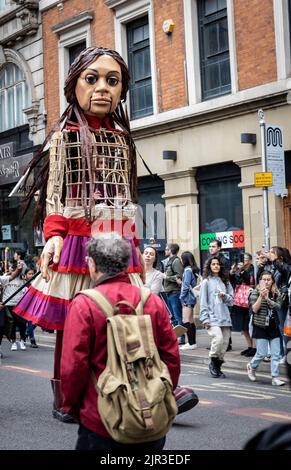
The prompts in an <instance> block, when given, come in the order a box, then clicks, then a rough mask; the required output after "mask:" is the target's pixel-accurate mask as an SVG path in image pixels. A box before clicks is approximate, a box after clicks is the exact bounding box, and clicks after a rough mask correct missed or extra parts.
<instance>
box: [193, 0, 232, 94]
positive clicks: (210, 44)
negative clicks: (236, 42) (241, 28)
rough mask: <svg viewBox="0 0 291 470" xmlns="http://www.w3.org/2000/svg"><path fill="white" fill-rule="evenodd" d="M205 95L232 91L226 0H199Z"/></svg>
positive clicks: (202, 73) (201, 59)
mask: <svg viewBox="0 0 291 470" xmlns="http://www.w3.org/2000/svg"><path fill="white" fill-rule="evenodd" d="M198 25H199V43H200V69H201V87H202V90H201V91H202V99H203V100H206V99H210V98H213V97H215V96H220V95H224V94H226V93H230V91H231V79H230V61H229V43H228V26H227V9H226V0H198Z"/></svg>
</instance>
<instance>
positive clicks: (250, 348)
mask: <svg viewBox="0 0 291 470" xmlns="http://www.w3.org/2000/svg"><path fill="white" fill-rule="evenodd" d="M229 274H230V281H231V283H232V285H233V288H234V298H233V307H232V314H231V319H232V330H233V331H238V332H241V333H242V334H243V335H244V337H245V340H246V343H247V349H244V350H243V351H242V352H241V355H242V356H245V357H253V356H254V355H255V354H256V348H255V341H254V340H253V339H252V338H251V336H250V333H249V322H250V315H249V303H248V297H249V293H250V291H251V289H252V288H253V287H254V266H253V264H252V255H251V254H250V253H245V254H244V257H243V262H241V263H237V264H234V265H233V266H232V267H231V270H230V273H229Z"/></svg>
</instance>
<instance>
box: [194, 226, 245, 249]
mask: <svg viewBox="0 0 291 470" xmlns="http://www.w3.org/2000/svg"><path fill="white" fill-rule="evenodd" d="M213 240H220V241H221V248H222V249H223V248H243V247H244V246H245V235H244V230H236V231H233V232H212V233H201V234H200V250H208V249H209V245H210V242H212V241H213Z"/></svg>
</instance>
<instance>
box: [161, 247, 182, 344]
mask: <svg viewBox="0 0 291 470" xmlns="http://www.w3.org/2000/svg"><path fill="white" fill-rule="evenodd" d="M167 246H168V249H169V259H168V262H167V265H166V267H165V273H166V277H165V280H164V288H165V292H166V294H167V299H168V304H169V308H170V311H171V313H172V317H173V320H174V322H175V325H174V326H176V325H182V304H181V301H180V293H181V284H180V283H179V281H180V280H181V279H182V277H183V271H184V268H183V265H182V262H181V260H180V258H179V256H178V252H179V249H180V247H179V245H177V243H168V245H167ZM177 281H178V282H177ZM184 343H185V337H184V336H182V337H180V340H179V344H184Z"/></svg>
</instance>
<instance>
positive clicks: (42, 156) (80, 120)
mask: <svg viewBox="0 0 291 470" xmlns="http://www.w3.org/2000/svg"><path fill="white" fill-rule="evenodd" d="M102 55H108V56H110V57H112V58H113V59H115V60H116V62H118V64H119V65H120V68H121V74H122V91H121V97H120V98H121V101H123V102H125V100H126V94H127V92H128V88H129V81H130V76H129V72H128V68H127V65H126V63H125V62H124V60H123V58H122V57H121V56H120V55H119V54H118V52H116V51H114V50H112V49H107V48H105V47H88V48H87V49H84V50H83V51H82V52H81V53H80V54H79V55H78V57H77V58H76V59H75V60H74V62H73V63H72V65H71V66H70V69H69V72H68V76H67V79H66V81H65V87H64V94H65V97H66V99H67V101H68V103H69V105H68V107H67V108H66V110H65V111H64V113H63V115H62V116H61V117H60V119H59V120H58V121H57V122H56V124H55V125H54V126H53V128H52V129H51V131H50V132H49V134H48V135H47V137H46V139H45V141H44V143H43V145H42V146H41V148H40V149H39V150H38V152H37V154H36V155H35V157H34V158H33V160H32V161H31V162H30V164H29V166H28V168H29V171H30V172H31V171H32V170H33V169H34V168H36V166H37V165H38V164H39V162H40V161H41V160H43V164H42V167H41V170H40V172H39V174H38V175H37V177H36V179H35V181H34V184H33V186H32V188H31V190H30V191H29V193H28V195H27V196H26V198H25V200H24V203H25V207H24V214H25V213H26V212H27V210H28V208H29V206H30V204H31V202H32V200H33V199H34V198H35V195H36V194H38V200H37V203H36V208H35V212H34V219H33V225H34V226H36V227H39V226H41V225H42V223H43V221H44V218H45V206H46V188H47V182H48V173H49V153H48V152H44V149H45V147H46V144H47V143H48V142H49V140H50V139H51V137H52V135H53V133H54V132H55V131H56V130H58V129H63V128H64V126H65V125H66V123H67V122H68V121H73V122H74V123H76V124H77V125H78V126H79V127H80V140H81V146H82V148H83V150H84V151H85V152H86V154H87V155H90V154H91V147H92V145H90V142H91V138H90V133H89V127H88V123H87V120H86V118H85V115H84V112H83V110H82V109H81V108H80V106H79V104H78V101H77V98H76V93H75V88H76V84H77V80H78V78H79V76H80V74H81V72H82V71H83V70H85V69H86V68H88V66H89V65H90V64H91V63H92V62H94V61H95V60H96V59H98V57H100V56H102ZM109 121H110V125H111V126H112V127H115V125H118V126H119V127H120V129H121V130H122V131H123V132H124V133H125V134H126V136H127V138H128V145H129V167H130V173H129V183H130V191H131V197H132V200H133V202H136V200H137V169H136V149H135V144H134V142H133V139H132V137H131V132H130V125H129V119H128V116H127V113H126V112H125V110H124V108H123V105H122V103H121V102H120V103H118V106H117V108H116V110H115V111H114V112H113V113H111V114H110V115H109Z"/></svg>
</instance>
